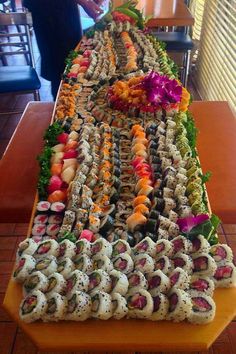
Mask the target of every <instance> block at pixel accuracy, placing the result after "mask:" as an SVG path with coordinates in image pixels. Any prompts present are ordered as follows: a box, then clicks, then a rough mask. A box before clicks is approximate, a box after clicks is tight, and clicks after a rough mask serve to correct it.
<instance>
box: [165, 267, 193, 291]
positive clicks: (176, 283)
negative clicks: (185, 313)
mask: <svg viewBox="0 0 236 354" xmlns="http://www.w3.org/2000/svg"><path fill="white" fill-rule="evenodd" d="M169 279H170V285H171V287H175V288H177V289H181V290H186V289H188V287H189V282H190V276H189V275H188V273H187V272H185V270H183V269H182V268H180V267H177V268H176V269H174V270H173V271H172V272H171V273H170V276H169Z"/></svg>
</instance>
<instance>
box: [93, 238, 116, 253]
mask: <svg viewBox="0 0 236 354" xmlns="http://www.w3.org/2000/svg"><path fill="white" fill-rule="evenodd" d="M91 253H92V256H95V255H102V256H103V255H105V256H107V257H109V258H110V257H111V255H112V245H111V243H110V242H108V241H107V240H105V239H104V238H99V239H98V240H96V241H95V242H94V243H92V246H91Z"/></svg>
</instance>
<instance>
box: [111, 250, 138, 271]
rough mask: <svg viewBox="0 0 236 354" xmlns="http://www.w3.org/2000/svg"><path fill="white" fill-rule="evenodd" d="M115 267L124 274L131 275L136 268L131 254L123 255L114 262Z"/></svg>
mask: <svg viewBox="0 0 236 354" xmlns="http://www.w3.org/2000/svg"><path fill="white" fill-rule="evenodd" d="M113 267H114V268H115V269H116V270H119V271H120V272H122V273H124V274H129V273H130V272H132V270H133V268H134V262H133V260H132V258H131V257H130V255H129V254H126V253H122V254H120V255H119V256H117V257H116V258H115V259H114V260H113Z"/></svg>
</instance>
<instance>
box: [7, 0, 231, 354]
mask: <svg viewBox="0 0 236 354" xmlns="http://www.w3.org/2000/svg"><path fill="white" fill-rule="evenodd" d="M134 5H135V1H128V2H127V3H125V4H124V5H122V6H120V7H118V8H115V9H114V8H113V7H112V4H111V6H110V11H109V12H108V14H107V15H106V16H104V18H102V19H101V20H100V21H99V22H98V23H97V24H96V25H95V27H94V28H92V29H91V30H90V31H88V32H87V33H86V35H85V36H84V37H83V39H82V40H81V42H80V44H79V45H78V47H77V48H76V50H75V51H72V52H71V53H70V55H69V56H68V59H67V62H66V69H65V72H64V74H63V80H62V84H61V86H60V91H59V93H58V98H57V102H56V106H55V111H54V120H53V123H52V124H51V125H50V126H49V127H48V129H47V131H46V132H45V135H44V140H45V146H44V150H43V151H42V154H41V155H40V156H39V157H38V161H39V165H40V176H39V181H38V192H37V196H36V199H35V205H34V208H33V212H32V217H31V222H30V225H29V230H28V235H27V237H26V239H25V240H24V241H23V242H21V243H20V245H19V247H18V250H17V254H16V265H15V267H14V271H13V274H12V278H11V280H10V282H9V286H8V289H7V292H6V296H5V300H4V307H5V308H6V310H7V311H8V312H9V313H10V315H11V316H12V317H13V318H14V320H15V321H17V322H18V324H19V326H20V327H21V328H22V329H23V330H24V331H25V332H26V333H27V334H28V335H29V336H30V338H31V339H32V340H33V342H34V343H35V344H36V345H37V346H38V348H40V349H42V350H93V351H96V350H98V351H99V350H106V351H108V350H112V351H114V350H133V351H137V350H139V351H140V350H142V351H150V350H154V351H157V350H158V351H162V350H184V349H185V348H186V346H187V347H188V350H192V351H194V350H196V351H200V350H206V349H207V348H209V346H210V345H211V344H212V343H213V341H214V340H215V339H216V338H217V336H218V335H219V334H220V333H221V332H222V331H223V329H224V328H225V327H226V326H227V325H228V324H229V323H230V321H231V320H232V319H233V318H234V316H235V315H236V304H235V301H234V299H235V296H236V268H235V265H234V264H233V253H232V250H231V249H230V248H229V247H228V246H227V245H225V244H220V243H219V240H218V237H217V232H216V229H217V227H218V225H219V219H218V218H217V216H216V215H214V214H212V213H211V209H210V205H209V200H208V196H207V191H206V187H205V182H206V181H207V180H208V177H209V174H208V173H206V174H203V172H202V169H201V166H200V161H199V158H198V155H197V151H196V135H197V131H196V127H195V124H194V119H193V117H192V116H191V115H190V113H189V111H188V106H189V104H190V101H191V97H190V94H189V92H188V91H187V90H186V88H184V87H183V86H182V84H181V82H180V81H179V79H178V73H177V70H176V66H175V64H174V63H173V61H172V60H171V59H170V58H169V57H168V56H167V53H166V51H165V49H164V47H163V43H161V42H159V41H158V38H156V37H154V36H153V35H152V34H150V33H149V32H147V31H146V29H145V19H144V18H143V16H142V14H141V13H140V12H139V11H138V10H137V9H136V8H135V7H134ZM140 332H142V335H140V334H139V333H140ZM91 334H92V335H91ZM104 334H106V335H104ZM55 338H56V340H55Z"/></svg>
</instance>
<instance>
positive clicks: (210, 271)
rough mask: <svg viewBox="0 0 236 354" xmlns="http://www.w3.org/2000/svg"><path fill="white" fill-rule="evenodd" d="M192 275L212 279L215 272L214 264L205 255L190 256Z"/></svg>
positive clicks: (209, 257) (210, 258) (211, 259)
mask: <svg viewBox="0 0 236 354" xmlns="http://www.w3.org/2000/svg"><path fill="white" fill-rule="evenodd" d="M192 259H193V273H194V274H198V275H206V276H209V277H212V276H213V275H214V274H215V271H216V268H217V266H216V262H215V261H214V259H213V258H212V257H211V256H209V255H208V254H207V253H201V254H196V255H193V256H192Z"/></svg>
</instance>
